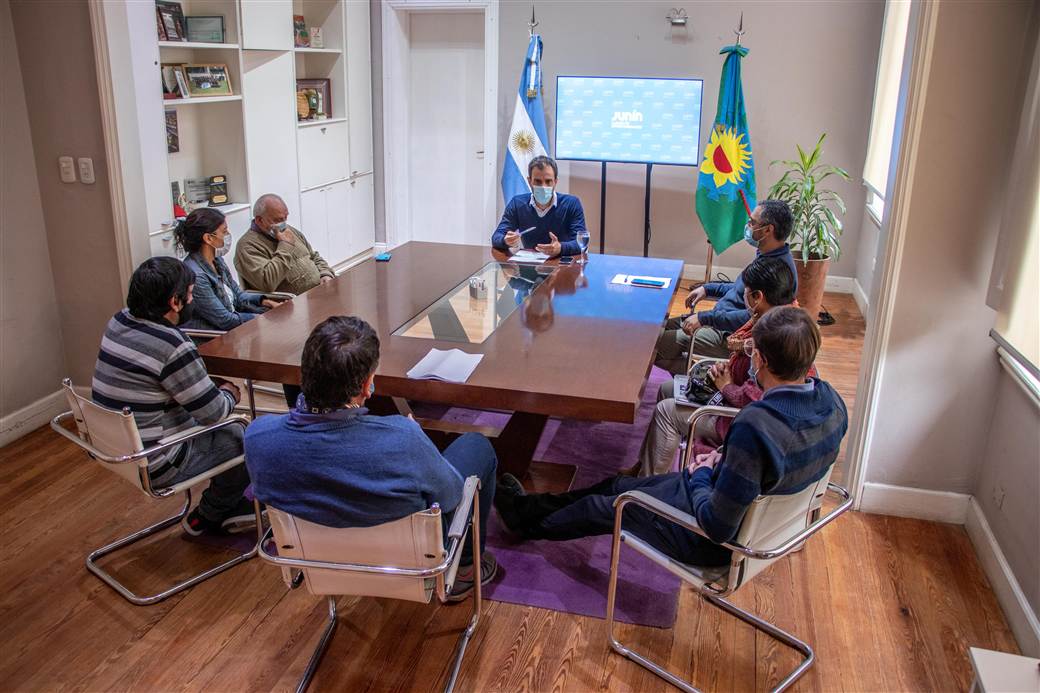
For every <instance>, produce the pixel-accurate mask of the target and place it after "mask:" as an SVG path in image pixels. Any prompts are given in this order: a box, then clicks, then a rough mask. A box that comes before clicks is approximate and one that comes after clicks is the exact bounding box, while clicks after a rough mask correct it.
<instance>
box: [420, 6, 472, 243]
mask: <svg viewBox="0 0 1040 693" xmlns="http://www.w3.org/2000/svg"><path fill="white" fill-rule="evenodd" d="M484 30H485V28H484V14H483V13H481V12H412V13H410V14H409V32H408V33H409V39H410V41H409V49H408V52H409V55H408V61H409V70H410V87H409V99H408V101H409V113H408V151H409V156H410V161H409V171H408V174H407V175H408V179H409V180H408V182H409V189H410V195H409V205H410V210H409V211H410V214H409V216H410V218H411V238H412V240H416V241H437V242H441V243H483V242H486V241H487V238H490V236H491V229H485V228H484V226H486V221H485V219H484V216H485V213H484V190H483V188H484V171H483V164H484V152H483V149H484V69H485V65H484Z"/></svg>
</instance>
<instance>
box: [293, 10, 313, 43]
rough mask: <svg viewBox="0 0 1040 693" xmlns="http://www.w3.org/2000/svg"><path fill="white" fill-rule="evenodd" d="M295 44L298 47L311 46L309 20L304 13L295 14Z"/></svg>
mask: <svg viewBox="0 0 1040 693" xmlns="http://www.w3.org/2000/svg"><path fill="white" fill-rule="evenodd" d="M292 19H293V45H294V46H296V47H297V48H310V45H311V36H310V34H309V33H307V22H306V20H304V18H303V15H302V14H294V15H293V18H292Z"/></svg>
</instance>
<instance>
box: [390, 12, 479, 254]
mask: <svg viewBox="0 0 1040 693" xmlns="http://www.w3.org/2000/svg"><path fill="white" fill-rule="evenodd" d="M381 12H382V17H381V20H382V43H383V49H382V54H383V55H382V57H383V71H382V72H383V162H384V166H383V190H384V199H385V200H386V204H385V215H386V220H385V221H386V244H387V247H388V248H394V247H396V246H399V245H401V244H403V243H407V242H408V241H410V240H411V239H412V219H411V216H412V214H411V190H410V187H411V184H410V182H409V173H410V170H411V167H410V163H411V161H410V155H409V148H408V130H409V114H410V112H411V103H410V96H409V94H410V91H411V70H410V68H409V47H410V44H411V41H410V37H409V16H410V15H411V14H412V13H413V12H438V13H443V12H482V13H483V15H484V138H483V142H484V159H483V163H484V166H483V176H482V184H481V193H482V202H483V204H482V208H483V219H484V225H485V227H486V228H485V229H483V230H482V233H481V234H480V236H479V238H480V241H479V243H478V241H477V238H478V236H477V235H476V234H473V235H469V240H467V241H465V242H467V243H472V244H487V243H488V239H489V238H490V237H491V230H492V229H493V228H494V226H495V222H496V221H497V213H496V212H497V209H496V208H497V204H498V188H497V185H496V183H497V173H498V145H497V140H498V0H385V1H384V2H383V3H382V5H381ZM467 235H468V234H467Z"/></svg>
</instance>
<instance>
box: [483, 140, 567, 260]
mask: <svg viewBox="0 0 1040 693" xmlns="http://www.w3.org/2000/svg"><path fill="white" fill-rule="evenodd" d="M557 174H558V170H557V168H556V162H555V161H553V160H552V159H550V158H549V157H547V156H536V157H535V158H533V159H531V163H529V164H528V165H527V184H528V185H530V186H531V194H530V195H528V194H527V193H524V194H522V195H517V196H516V197H514V198H513V199H512V200H509V201H507V202H506V210H505V212H504V213H503V214H502V221H500V222H499V223H498V228H497V229H495V232H494V233H493V234H491V245H492V246H494V247H495V248H497V249H498V250H501V251H503V252H507V253H508V252H515V251H517V250H520V249H521V248H534V249H535V250H537V251H539V252H542V253H545V254H546V255H548V256H549V257H556V256H557V255H578V254H580V253H581V247H580V246H579V245H578V241H577V236H578V232H579V231H586V232H587V229H586V228H585V210H584V209H582V207H581V200H579V199H578V198H577V197H575V196H574V195H567V194H565V193H558V192H556V182H557V180H556V176H557Z"/></svg>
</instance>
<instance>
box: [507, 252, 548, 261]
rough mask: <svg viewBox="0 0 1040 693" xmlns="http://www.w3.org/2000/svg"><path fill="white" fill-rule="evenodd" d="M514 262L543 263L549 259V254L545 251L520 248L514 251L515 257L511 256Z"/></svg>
mask: <svg viewBox="0 0 1040 693" xmlns="http://www.w3.org/2000/svg"><path fill="white" fill-rule="evenodd" d="M509 259H510V260H512V261H513V262H537V263H542V262H545V261H546V260H548V259H549V256H548V255H546V254H545V253H539V252H538V251H537V250H518V251H516V252H515V253H513V257H511V258H509Z"/></svg>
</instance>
